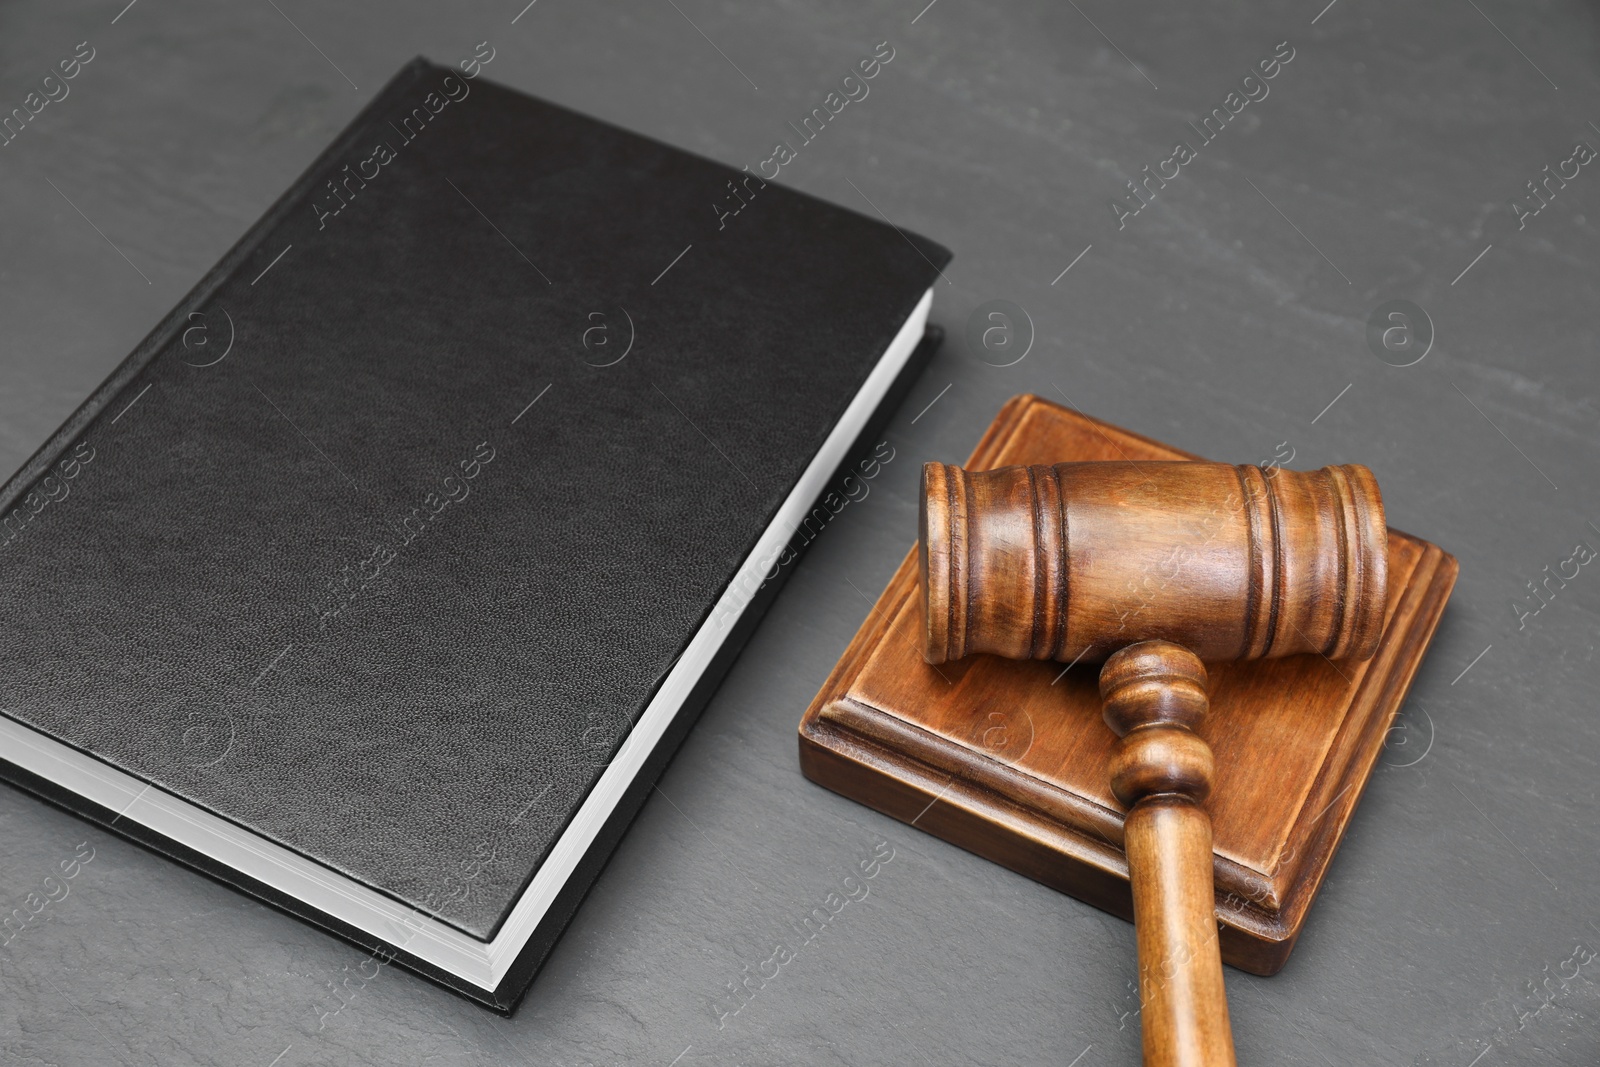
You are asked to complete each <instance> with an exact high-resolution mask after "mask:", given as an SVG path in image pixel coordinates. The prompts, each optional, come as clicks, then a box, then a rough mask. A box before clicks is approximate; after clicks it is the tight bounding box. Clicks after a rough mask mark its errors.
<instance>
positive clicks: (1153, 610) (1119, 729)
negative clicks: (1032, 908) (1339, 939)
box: [918, 462, 1388, 1067]
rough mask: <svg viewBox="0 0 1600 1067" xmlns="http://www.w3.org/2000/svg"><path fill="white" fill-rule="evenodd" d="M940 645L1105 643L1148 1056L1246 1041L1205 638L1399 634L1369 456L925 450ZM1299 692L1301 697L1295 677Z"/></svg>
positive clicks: (1172, 1065)
mask: <svg viewBox="0 0 1600 1067" xmlns="http://www.w3.org/2000/svg"><path fill="white" fill-rule="evenodd" d="M920 535H921V536H920V542H919V552H918V555H919V563H920V569H921V578H922V589H923V636H924V646H923V656H924V658H925V659H926V660H927V661H928V662H929V663H933V664H938V663H944V662H946V661H948V660H954V659H960V658H961V657H963V656H967V655H970V654H972V653H979V652H986V653H991V654H993V655H998V656H1005V657H1009V658H1012V659H1038V660H1056V661H1059V662H1066V663H1077V662H1079V661H1084V662H1099V661H1104V665H1103V666H1102V667H1101V670H1100V698H1101V702H1102V705H1103V709H1104V718H1105V721H1106V724H1107V725H1108V726H1110V727H1111V729H1112V730H1113V731H1114V732H1115V733H1116V735H1117V736H1118V737H1119V738H1121V740H1120V741H1119V742H1118V743H1117V747H1116V749H1115V751H1114V753H1113V757H1112V762H1111V790H1112V794H1113V795H1114V796H1115V797H1116V798H1117V800H1118V802H1119V803H1121V804H1122V805H1123V807H1124V808H1125V809H1126V816H1125V819H1124V824H1123V826H1124V844H1123V850H1124V852H1125V853H1126V855H1127V859H1128V876H1129V881H1130V883H1131V885H1132V890H1133V906H1134V923H1135V926H1136V929H1137V939H1138V946H1139V991H1140V992H1139V995H1140V1002H1141V1004H1142V1015H1141V1027H1142V1030H1143V1044H1144V1062H1145V1064H1146V1067H1218V1065H1230V1067H1231V1065H1232V1064H1234V1063H1235V1059H1234V1051H1233V1035H1232V1031H1231V1029H1230V1026H1229V1022H1228V1004H1227V999H1226V994H1225V992H1224V989H1223V980H1222V957H1221V953H1220V949H1219V945H1218V940H1217V924H1216V890H1215V882H1214V877H1213V871H1212V840H1211V818H1210V816H1209V815H1208V814H1207V812H1206V809H1205V807H1204V803H1205V799H1206V797H1207V795H1208V794H1209V792H1210V789H1211V781H1212V772H1213V762H1212V755H1211V747H1210V746H1209V745H1208V744H1206V742H1205V740H1204V739H1203V738H1201V737H1200V736H1199V735H1198V734H1196V733H1195V727H1196V726H1198V725H1199V723H1200V722H1201V720H1202V719H1204V717H1205V715H1206V712H1207V710H1208V708H1209V698H1208V696H1207V692H1206V682H1207V677H1206V670H1205V667H1204V665H1203V662H1202V661H1204V660H1213V661H1217V660H1251V659H1262V658H1266V657H1276V656H1288V655H1296V654H1308V653H1320V654H1321V655H1323V656H1325V657H1327V658H1328V659H1329V660H1337V659H1352V658H1353V659H1366V658H1370V657H1371V656H1372V654H1373V653H1374V652H1375V651H1377V647H1378V640H1379V638H1380V636H1381V635H1382V629H1383V620H1384V608H1385V598H1386V595H1387V578H1388V575H1387V571H1388V536H1387V528H1386V526H1385V524H1384V515H1383V501H1382V498H1381V497H1380V496H1379V493H1378V484H1377V481H1376V480H1375V479H1374V478H1373V476H1372V472H1371V471H1370V470H1368V469H1367V468H1366V467H1363V466H1358V465H1345V466H1337V467H1324V468H1322V469H1321V470H1318V471H1307V472H1296V471H1289V470H1283V469H1273V470H1270V471H1269V470H1265V469H1263V468H1261V467H1253V466H1230V465H1228V464H1222V463H1188V462H1158V463H1135V462H1112V463H1060V464H1057V465H1055V466H1053V467H1045V466H1032V467H1004V468H1001V469H998V470H991V471H968V470H963V469H962V468H960V467H954V466H949V465H946V464H942V463H929V464H927V465H925V466H924V467H923V471H922V508H921V514H920ZM1284 699H1286V700H1292V699H1294V696H1293V694H1291V693H1285V694H1284Z"/></svg>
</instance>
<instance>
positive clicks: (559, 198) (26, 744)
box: [0, 59, 949, 1012]
mask: <svg viewBox="0 0 1600 1067" xmlns="http://www.w3.org/2000/svg"><path fill="white" fill-rule="evenodd" d="M480 69H481V68H479V67H476V66H474V67H470V68H468V67H467V66H466V65H465V64H464V65H463V69H461V70H455V69H452V68H445V67H439V66H435V65H433V64H431V63H429V62H427V61H425V60H421V59H419V60H415V61H413V62H412V63H410V64H409V65H407V66H406V67H405V68H403V69H402V70H401V71H400V72H399V74H398V75H396V77H395V78H394V79H393V80H392V81H391V82H390V83H389V84H388V85H387V86H386V87H385V88H384V89H383V91H382V92H381V93H379V94H378V96H377V97H376V98H375V99H374V100H373V101H372V102H371V103H370V104H369V105H368V106H367V107H366V108H364V109H363V110H362V112H361V113H360V114H359V115H358V116H357V117H356V119H355V120H354V121H353V122H352V123H351V124H350V126H349V127H348V128H347V129H346V130H345V131H344V132H343V133H342V134H341V135H340V136H339V137H338V138H337V139H336V140H335V141H334V142H333V143H332V144H331V145H330V146H329V147H328V148H327V149H326V151H324V152H323V153H322V155H321V156H320V157H319V158H318V159H317V160H316V162H315V163H314V164H313V165H312V166H311V167H310V169H309V170H307V171H306V173H305V174H304V175H302V176H301V177H300V178H299V179H298V180H297V181H296V182H295V183H294V184H293V185H292V186H291V188H290V189H289V190H288V192H287V193H285V194H284V196H283V197H282V198H281V199H280V200H279V201H278V202H277V203H276V204H275V205H274V206H273V207H272V208H271V209H270V210H269V211H268V212H267V213H266V215H265V216H264V217H263V218H262V219H261V220H260V221H259V222H258V223H256V224H255V225H254V226H252V227H251V228H250V230H249V231H248V232H247V233H246V234H245V236H244V237H243V238H242V239H241V240H240V241H239V243H238V244H237V245H236V246H235V247H234V248H233V249H232V250H231V251H229V252H228V253H227V255H226V256H224V257H223V259H222V261H221V262H220V263H219V264H217V266H216V267H214V268H213V269H212V270H211V271H210V272H209V273H207V274H206V275H205V277H204V278H203V279H202V280H201V281H200V283H199V284H198V285H197V286H196V287H195V288H194V290H193V291H192V292H191V293H190V294H189V295H188V296H187V297H186V298H185V299H184V300H183V301H182V302H181V303H180V304H179V305H178V306H177V307H176V308H174V309H173V310H172V311H171V312H170V313H169V314H168V315H167V316H166V317H165V318H164V319H163V320H162V321H161V322H160V324H159V325H157V327H156V328H155V329H154V331H152V332H151V334H150V335H149V336H148V337H146V338H145V339H144V340H143V341H142V342H141V343H140V344H139V345H138V347H137V348H136V349H135V350H134V351H133V353H132V354H131V355H130V356H129V357H128V358H127V359H126V360H125V361H124V362H123V363H122V364H121V365H120V366H119V367H118V368H117V370H116V371H115V372H114V373H113V374H112V375H111V376H110V378H108V379H107V381H106V382H105V383H104V384H103V385H101V386H100V387H99V388H98V389H97V390H96V391H95V392H94V394H93V395H92V396H91V397H89V399H88V400H87V401H86V402H85V403H84V404H83V405H82V407H81V408H79V409H78V410H77V411H76V412H75V413H74V414H73V415H72V416H71V418H70V419H69V420H68V421H67V422H66V424H65V425H63V426H62V427H61V429H60V430H59V431H57V432H56V433H55V434H54V435H53V436H52V437H51V438H50V440H49V441H48V442H46V444H45V445H44V447H43V448H42V449H41V450H40V451H39V452H38V453H37V454H36V455H35V456H33V457H32V458H31V459H30V460H29V461H28V462H27V463H26V464H25V465H24V466H23V468H22V469H21V470H20V471H19V472H18V473H17V474H16V475H15V476H14V477H12V478H11V479H10V480H9V481H8V482H6V483H5V485H4V487H3V488H0V648H3V650H4V651H3V652H0V665H3V669H0V773H3V775H4V776H5V777H6V778H7V779H8V780H10V781H11V782H12V783H14V784H16V785H18V786H20V787H22V788H23V789H26V790H29V791H31V792H33V793H36V794H38V795H40V796H42V797H44V798H47V799H49V800H51V801H53V802H55V803H58V804H60V805H62V806H64V807H66V808H68V809H70V810H71V811H74V812H76V813H78V814H80V815H82V816H84V817H86V818H88V819H90V820H93V821H95V822H97V823H100V824H101V825H103V826H106V827H108V828H110V829H111V830H113V831H114V832H116V833H119V834H122V835H124V836H126V837H128V838H130V839H133V840H135V841H138V842H141V843H143V844H145V845H147V846H149V847H150V848H152V849H155V850H157V851H159V852H161V853H164V854H166V855H168V856H170V857H172V858H174V859H176V860H178V861H180V862H181V863H184V864H187V865H188V866H190V867H193V868H195V869H197V870H199V871H201V872H204V873H205V874H207V875H210V876H212V877H214V878H217V879H220V880H221V881H223V882H226V883H228V884H230V885H233V886H235V887H237V888H239V889H241V890H243V891H245V892H248V893H250V894H252V895H254V896H256V897H258V898H260V899H262V900H264V901H267V902H269V903H271V904H272V905H275V906H277V907H278V908H281V909H283V910H284V911H287V912H289V913H291V914H293V915H295V916H298V917H300V918H302V919H305V920H307V921H309V922H311V923H314V924H316V925H318V926H320V927H323V928H325V929H327V930H329V931H332V932H334V933H336V934H338V935H340V936H343V937H345V938H347V939H348V940H350V941H352V942H354V943H356V944H358V945H361V946H363V947H364V948H366V949H368V950H370V951H371V952H372V953H373V957H374V959H375V960H377V961H378V964H379V965H381V964H383V963H387V962H390V961H393V962H396V963H399V964H401V965H403V966H405V967H408V968H410V969H411V970H413V971H415V972H417V973H419V974H422V975H424V976H426V977H428V978H430V979H432V980H434V981H436V982H439V983H440V984H442V985H444V986H447V987H449V988H451V989H453V990H455V991H457V992H459V993H461V994H463V995H465V996H467V997H470V998H472V999H474V1000H476V1001H478V1002H480V1003H482V1004H484V1005H486V1006H488V1007H491V1008H494V1009H497V1010H500V1011H502V1012H506V1011H510V1010H511V1008H512V1007H514V1006H515V1004H516V1002H517V1000H518V999H519V997H520V996H521V994H522V993H523V992H524V991H525V989H526V988H527V985H528V983H529V982H530V981H531V979H532V976H533V974H534V972H535V970H536V969H537V967H538V965H539V963H540V962H541V961H542V960H543V959H544V957H545V956H546V954H547V953H548V952H549V950H550V948H551V946H552V945H553V944H554V942H555V940H556V938H557V936H558V935H559V933H560V931H561V929H562V928H563V927H564V926H565V924H566V923H567V921H568V920H569V919H570V918H571V916H572V914H573V913H574V911H575V909H576V908H577V906H578V904H579V903H580V901H581V899H582V897H583V895H584V893H585V892H586V891H587V889H588V888H589V886H590V885H591V883H592V882H593V881H594V880H595V878H596V877H597V875H598V874H599V872H600V869H601V867H602V866H603V864H604V862H605V859H606V857H607V856H608V855H609V854H610V852H611V851H612V849H613V848H614V847H615V845H616V843H617V842H618V840H619V839H620V838H621V836H622V834H623V832H624V831H625V830H626V828H627V825H628V823H629V821H630V820H631V819H632V817H633V815H634V814H635V813H636V812H637V811H638V809H639V807H640V805H641V804H642V803H643V801H644V800H645V798H646V796H647V795H648V793H649V791H650V789H651V786H652V784H653V783H654V781H655V779H656V778H657V776H658V775H659V774H660V773H661V771H662V769H663V768H664V766H665V764H666V762H667V760H668V759H669V758H670V757H671V755H672V752H673V751H674V749H675V748H676V747H677V745H678V744H679V743H680V742H681V741H682V739H683V737H684V736H685V734H686V732H687V730H688V729H689V727H690V725H691V724H692V722H693V720H694V718H695V716H696V715H697V714H698V712H699V710H700V709H701V708H702V707H703V705H704V703H705V702H706V700H707V699H708V697H709V695H710V693H711V692H712V690H713V689H714V688H715V686H716V684H717V682H718V680H719V679H720V677H721V675H722V673H723V672H724V671H725V670H726V668H727V666H728V665H729V663H730V662H731V661H732V659H733V657H734V656H735V655H736V654H737V652H738V650H739V648H740V646H741V645H742V643H743V641H744V640H745V638H746V637H747V635H748V633H749V632H750V630H751V628H753V626H754V625H755V622H756V620H757V619H758V618H759V616H760V614H761V612H762V611H763V610H764V609H765V607H766V605H767V603H768V602H769V601H770V599H771V597H772V596H773V595H774V594H775V592H776V590H777V588H778V586H779V585H780V584H781V582H782V581H783V579H784V578H785V577H786V575H787V574H788V573H789V571H791V570H792V569H793V560H794V558H795V555H796V554H797V553H798V552H799V550H800V549H802V548H803V547H804V545H805V543H807V542H808V541H809V540H810V539H811V538H812V537H814V536H816V534H817V532H818V530H819V528H820V526H821V525H823V524H825V523H826V521H827V519H828V517H829V516H830V514H831V513H832V510H833V509H832V508H831V505H829V504H828V503H827V501H828V500H829V499H830V495H836V494H837V493H838V492H840V490H839V486H838V484H837V483H838V480H839V479H840V478H843V477H846V476H847V475H848V474H849V473H850V471H851V470H854V471H855V473H856V475H857V476H858V477H859V476H861V475H862V474H863V472H865V473H868V474H870V473H873V472H875V469H876V467H875V466H869V465H876V464H878V463H879V462H880V460H881V459H882V456H883V454H882V453H881V452H878V450H876V449H875V443H876V442H877V436H876V434H877V432H878V429H880V428H881V425H882V422H883V420H884V419H885V418H886V416H887V414H888V412H890V411H891V410H892V409H893V406H894V405H895V404H897V403H898V402H899V400H900V399H901V398H902V397H903V394H904V390H905V389H906V388H907V386H908V385H909V383H910V381H911V380H912V378H913V376H914V374H915V372H916V371H917V369H918V368H919V367H920V365H921V363H922V362H924V361H925V360H926V359H927V357H928V355H929V354H930V353H931V352H932V350H933V348H934V346H935V345H936V344H937V342H938V334H937V330H936V329H935V328H930V327H928V326H927V317H928V308H929V305H930V303H931V298H932V290H931V287H932V285H933V283H934V282H935V281H936V280H938V279H939V277H940V272H941V269H942V267H943V266H944V264H945V263H947V262H948V260H949V253H948V252H947V251H946V250H944V249H943V248H940V247H939V246H938V245H936V244H934V243H932V242H930V241H927V240H925V239H923V238H921V237H917V236H915V235H912V234H908V233H905V232H903V231H901V230H899V229H897V228H896V227H894V226H892V225H890V224H888V223H887V221H886V220H880V219H878V218H873V217H867V216H864V215H861V214H858V213H856V212H853V211H849V210H846V209H843V208H840V207H836V206H833V205H830V204H827V203H824V202H822V201H820V200H817V199H815V198H812V197H809V196H805V195H802V194H799V193H796V192H793V191H790V190H787V189H784V188H782V187H780V186H778V185H775V184H772V183H770V182H767V181H765V180H763V179H762V178H761V177H760V176H759V175H757V174H755V173H753V172H751V171H749V170H748V169H746V170H743V171H741V170H735V169H733V168H731V167H727V166H723V165H720V164H717V163H714V162H710V161H708V160H704V159H700V158H697V157H695V156H692V155H690V154H688V153H686V152H683V151H680V150H677V149H674V148H672V147H669V146H666V145H663V144H660V143H657V142H654V141H651V140H649V139H646V138H644V137H641V136H637V135H635V134H631V133H628V132H626V131H623V130H620V129H617V128H615V127H613V126H610V125H607V124H605V123H602V122H599V121H596V120H594V119H592V118H588V117H585V116H583V115H580V114H577V113H574V112H572V111H569V110H565V109H563V108H560V107H556V106H554V105H551V104H548V103H544V102H541V101H539V100H535V99H533V98H531V97H528V96H526V95H523V94H520V93H517V92H514V91H512V90H509V89H506V88H503V87H500V86H497V85H494V84H492V83H491V82H489V81H488V80H487V79H485V78H482V77H477V76H476V75H477V74H478V73H479V72H480ZM734 204H738V205H740V206H739V208H738V209H737V211H735V210H734V208H733V205H734ZM708 207H709V208H710V210H708ZM864 452H865V455H863V453H864ZM874 453H877V454H876V455H875V454H874ZM852 465H855V466H852ZM819 500H821V501H822V503H821V504H819V503H818V501H819Z"/></svg>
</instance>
